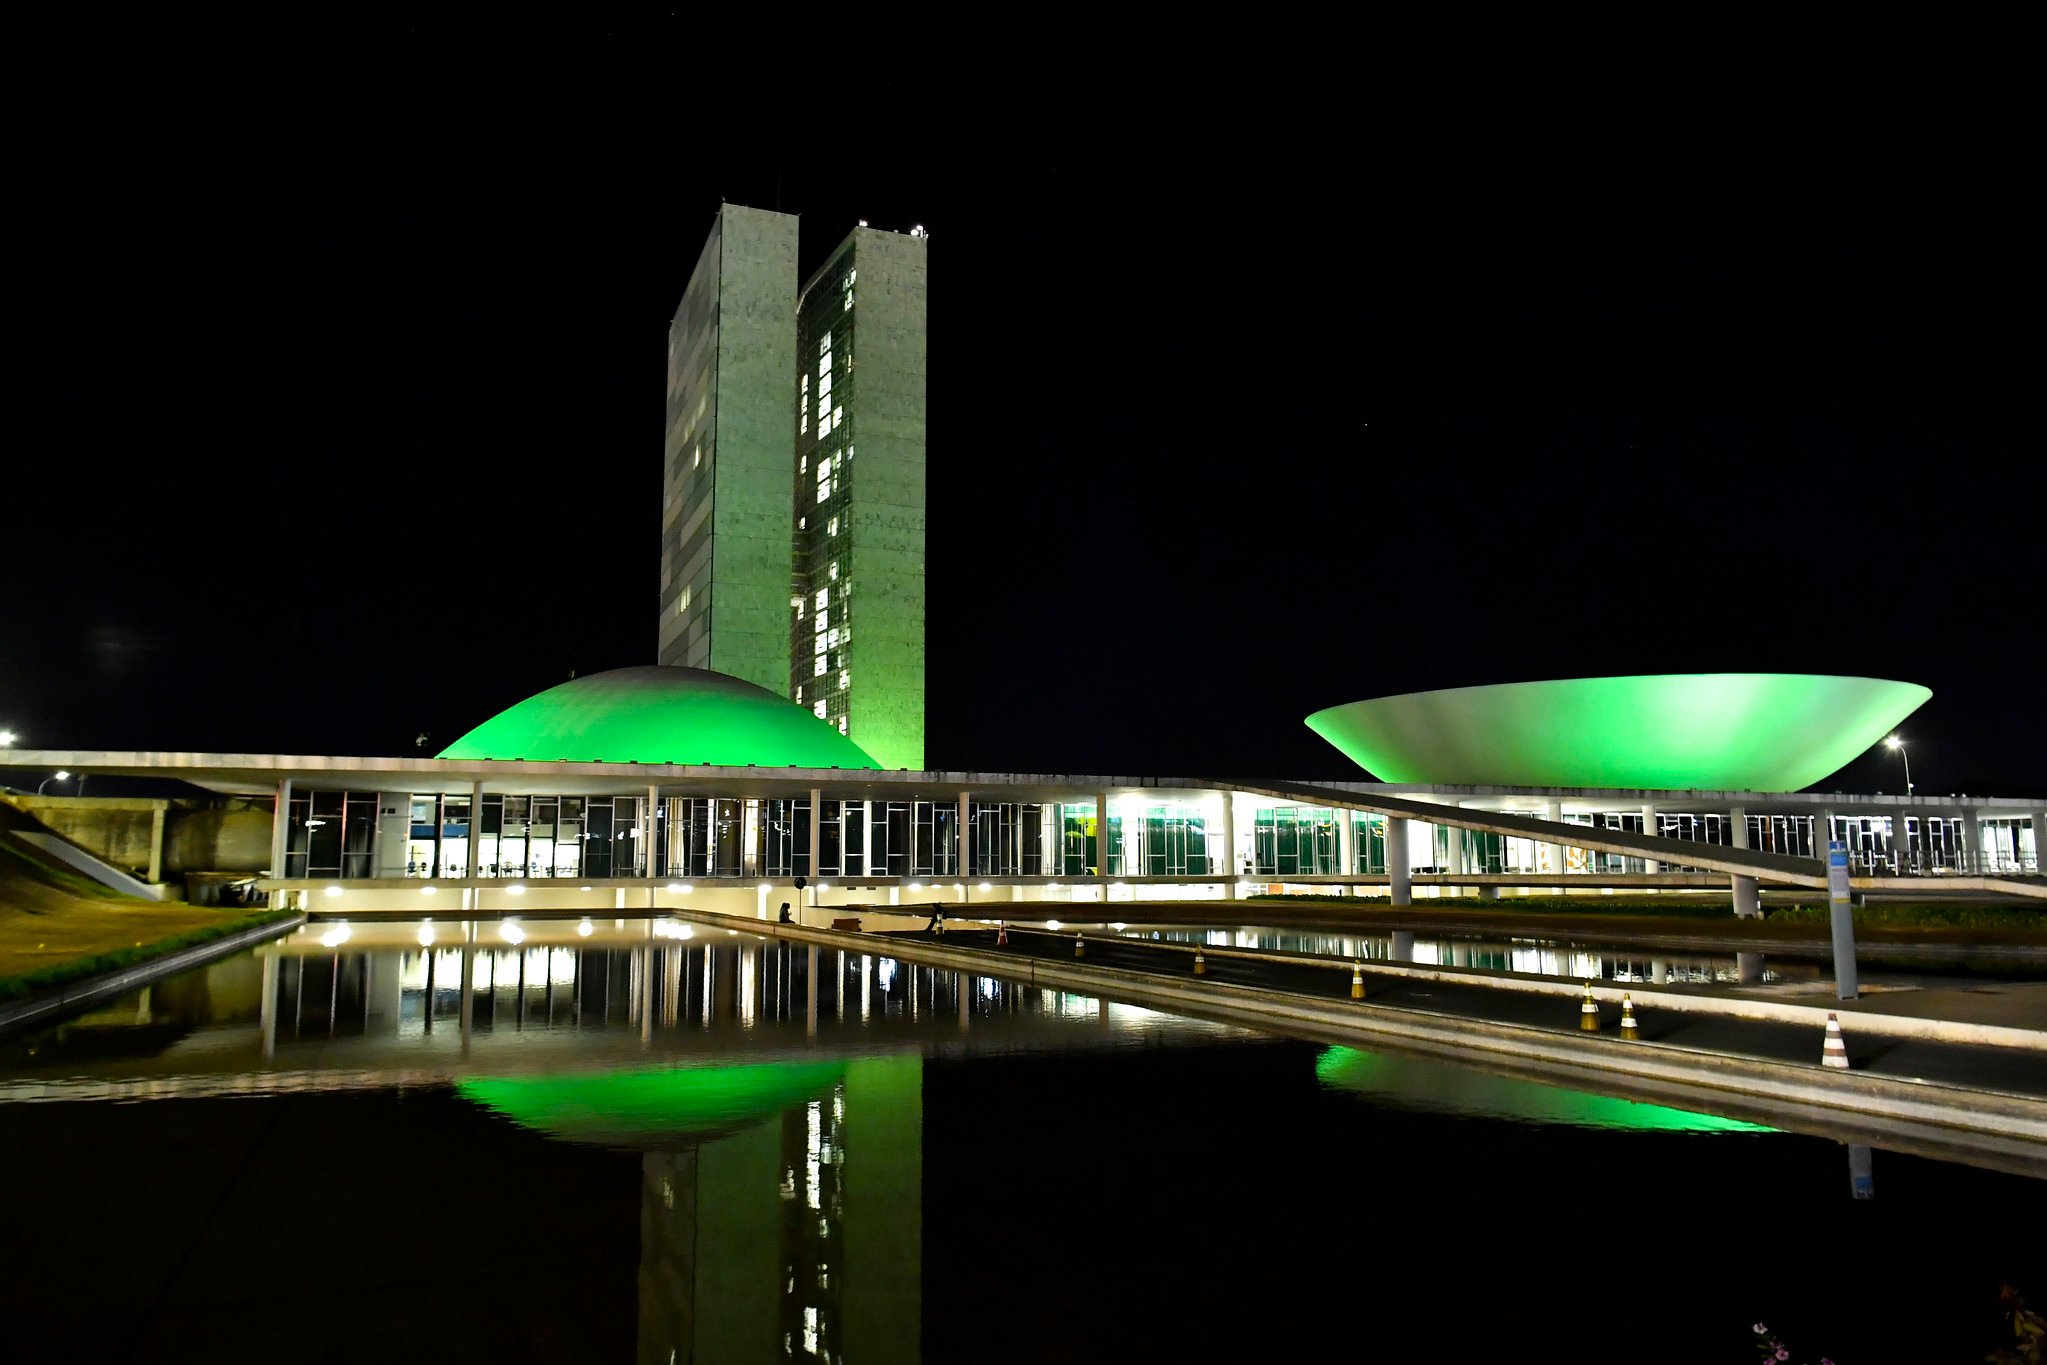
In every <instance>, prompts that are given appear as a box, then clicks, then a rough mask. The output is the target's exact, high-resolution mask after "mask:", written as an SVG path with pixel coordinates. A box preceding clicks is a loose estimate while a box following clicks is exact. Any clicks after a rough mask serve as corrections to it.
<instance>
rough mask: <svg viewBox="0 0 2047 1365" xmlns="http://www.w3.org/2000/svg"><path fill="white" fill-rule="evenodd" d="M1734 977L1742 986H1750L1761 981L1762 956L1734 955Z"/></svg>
mask: <svg viewBox="0 0 2047 1365" xmlns="http://www.w3.org/2000/svg"><path fill="white" fill-rule="evenodd" d="M1734 976H1735V979H1736V980H1737V981H1739V982H1741V983H1742V984H1743V985H1752V984H1754V983H1755V982H1758V981H1761V980H1762V979H1763V955H1762V954H1761V953H1736V954H1735V955H1734Z"/></svg>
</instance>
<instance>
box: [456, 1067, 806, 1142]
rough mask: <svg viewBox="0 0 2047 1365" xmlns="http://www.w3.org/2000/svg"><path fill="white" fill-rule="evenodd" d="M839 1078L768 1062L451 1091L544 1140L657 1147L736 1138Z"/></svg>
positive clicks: (475, 1083) (496, 1083)
mask: <svg viewBox="0 0 2047 1365" xmlns="http://www.w3.org/2000/svg"><path fill="white" fill-rule="evenodd" d="M845 1074H846V1068H845V1066H844V1064H842V1063H839V1062H769V1063H764V1064H761V1065H758V1066H701V1067H677V1068H673V1069H666V1070H658V1071H626V1072H616V1073H613V1074H611V1075H596V1076H575V1075H572V1076H520V1077H503V1078H496V1077H493V1078H483V1077H475V1078H471V1079H469V1080H465V1081H461V1082H459V1083H458V1084H457V1085H456V1087H455V1088H456V1089H457V1090H459V1091H461V1093H462V1094H463V1095H464V1096H466V1097H467V1098H468V1099H470V1100H473V1101H474V1102H476V1103H477V1104H480V1105H483V1106H484V1107H485V1108H487V1109H493V1110H495V1111H497V1112H498V1113H500V1114H503V1115H504V1116H505V1117H506V1118H508V1119H510V1120H512V1122H514V1123H516V1124H518V1125H520V1126H521V1127H524V1128H531V1129H533V1130H534V1131H536V1132H541V1133H546V1134H547V1135H548V1136H550V1137H556V1138H561V1139H563V1140H564V1141H568V1142H589V1143H596V1144H598V1145H600V1146H606V1147H639V1148H646V1147H654V1148H661V1147H670V1146H678V1145H687V1144H689V1143H693V1142H702V1141H705V1140H706V1139H709V1138H715V1137H722V1136H724V1135H725V1134H727V1133H736V1132H738V1131H739V1130H740V1129H742V1128H746V1127H749V1126H751V1125H753V1124H755V1123H758V1122H760V1121H761V1120H762V1119H765V1118H769V1117H771V1116H773V1115H775V1114H779V1113H781V1112H782V1111H783V1110H785V1109H790V1108H793V1107H795V1106H796V1105H799V1104H804V1103H807V1102H808V1101H810V1100H814V1099H818V1098H821V1097H822V1096H824V1095H827V1094H829V1093H830V1092H831V1088H832V1087H833V1086H835V1085H837V1084H838V1083H839V1082H840V1081H841V1080H843V1079H844V1078H845Z"/></svg>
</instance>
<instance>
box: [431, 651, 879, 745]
mask: <svg viewBox="0 0 2047 1365" xmlns="http://www.w3.org/2000/svg"><path fill="white" fill-rule="evenodd" d="M440 756H441V757H442V758H466V759H478V758H491V759H520V758H525V759H536V760H543V761H547V762H552V761H554V760H556V759H567V760H569V761H571V762H585V763H690V764H712V765H717V766H723V767H735V768H744V767H747V766H749V765H752V766H756V767H761V768H875V767H879V766H880V765H879V764H877V763H876V762H875V761H874V760H873V759H872V758H869V757H868V756H867V753H866V752H865V751H864V750H863V749H861V748H860V746H859V745H857V744H855V743H854V742H853V741H852V740H850V739H847V738H846V737H845V736H844V735H842V734H840V733H839V732H838V731H837V730H836V729H834V728H833V727H832V726H830V725H827V724H826V723H825V722H824V721H822V720H819V719H818V718H817V717H816V716H814V715H812V714H811V713H810V712H809V711H806V710H804V709H803V708H802V707H800V706H797V705H796V704H795V703H793V702H790V701H787V700H785V699H784V698H782V697H778V696H776V695H775V694H774V693H772V692H770V691H768V690H767V689H766V688H764V687H755V686H754V685H753V684H752V683H750V682H743V681H741V680H740V679H738V678H732V677H727V676H726V675H725V674H723V673H712V672H710V671H708V670H706V669H701V668H669V667H663V666H659V665H650V666H648V667H645V668H614V669H612V670H610V671H609V672H606V673H592V674H591V675H590V676H589V677H587V678H575V679H572V680H570V681H569V682H565V683H563V684H561V685H560V686H559V687H550V688H548V689H547V690H546V691H545V692H538V693H535V694H534V695H533V696H530V697H528V698H526V700H524V701H522V702H519V703H517V704H516V705H513V706H508V707H506V708H505V709H504V710H502V711H500V712H498V713H497V714H496V715H495V716H492V717H491V718H490V719H489V720H487V721H485V722H484V723H483V724H481V725H479V726H477V727H476V728H475V729H474V730H471V731H470V732H469V733H468V734H466V735H464V736H462V738H460V739H458V740H456V741H455V742H454V743H453V744H450V745H449V746H448V747H447V748H445V749H443V750H441V755H440Z"/></svg>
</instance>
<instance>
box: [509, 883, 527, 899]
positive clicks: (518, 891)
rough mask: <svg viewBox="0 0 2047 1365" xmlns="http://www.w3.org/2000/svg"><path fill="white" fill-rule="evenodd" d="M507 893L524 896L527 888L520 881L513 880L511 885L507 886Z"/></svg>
mask: <svg viewBox="0 0 2047 1365" xmlns="http://www.w3.org/2000/svg"><path fill="white" fill-rule="evenodd" d="M505 894H506V895H507V896H523V895H525V894H526V888H525V887H523V886H521V885H519V883H517V882H513V883H512V884H511V885H510V886H508V887H506V888H505Z"/></svg>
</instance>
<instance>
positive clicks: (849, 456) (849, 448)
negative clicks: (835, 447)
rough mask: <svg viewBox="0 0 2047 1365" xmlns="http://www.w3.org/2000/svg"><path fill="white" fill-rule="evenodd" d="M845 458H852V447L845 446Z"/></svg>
mask: <svg viewBox="0 0 2047 1365" xmlns="http://www.w3.org/2000/svg"><path fill="white" fill-rule="evenodd" d="M846 458H847V459H849V460H850V459H852V458H853V447H851V446H847V447H846Z"/></svg>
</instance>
